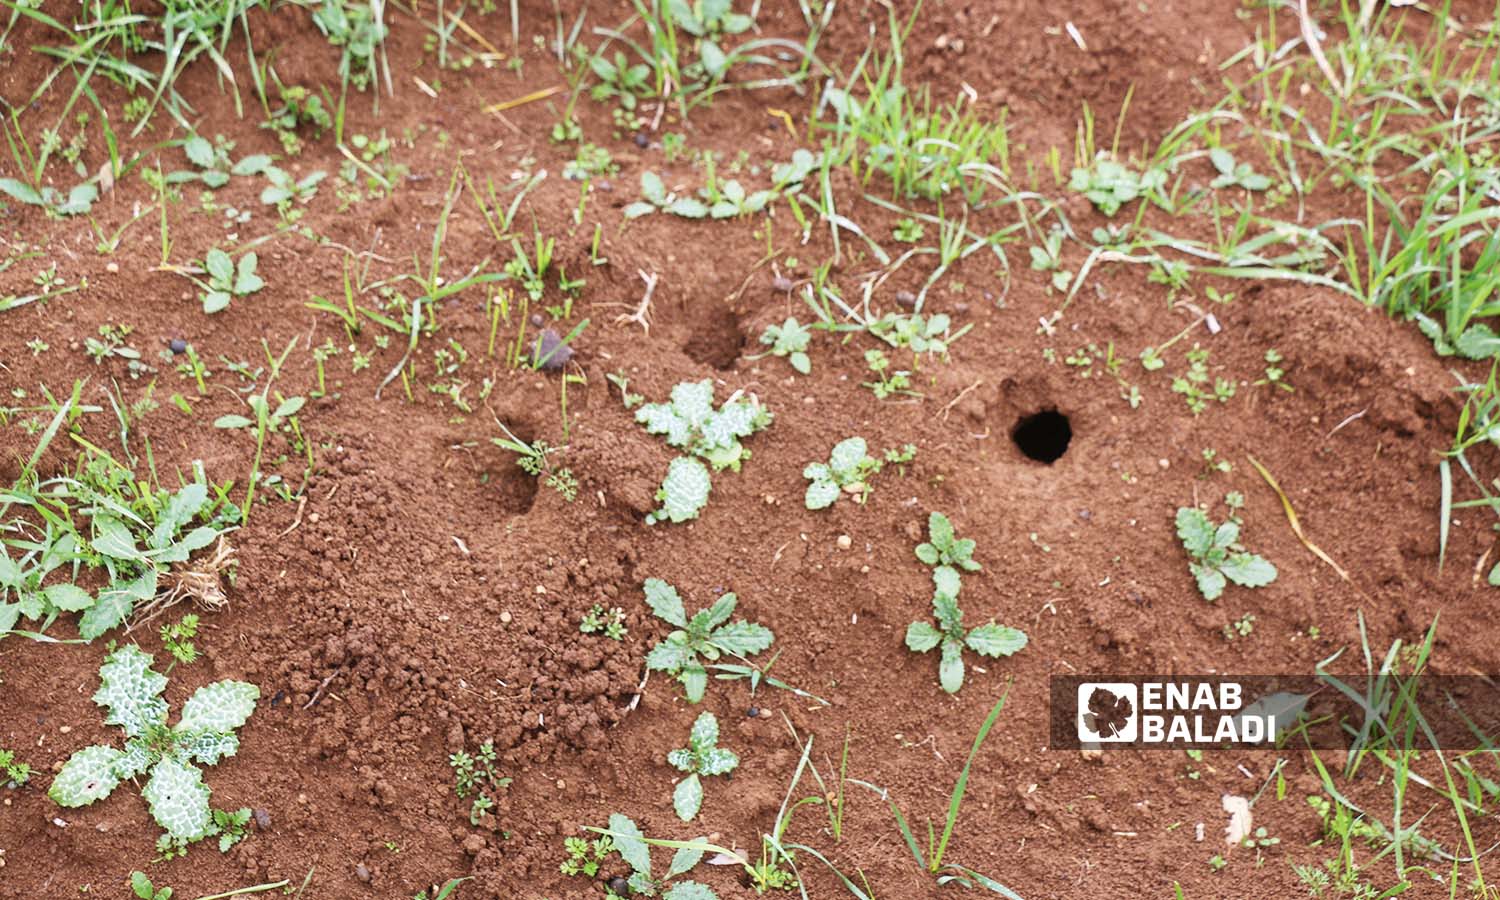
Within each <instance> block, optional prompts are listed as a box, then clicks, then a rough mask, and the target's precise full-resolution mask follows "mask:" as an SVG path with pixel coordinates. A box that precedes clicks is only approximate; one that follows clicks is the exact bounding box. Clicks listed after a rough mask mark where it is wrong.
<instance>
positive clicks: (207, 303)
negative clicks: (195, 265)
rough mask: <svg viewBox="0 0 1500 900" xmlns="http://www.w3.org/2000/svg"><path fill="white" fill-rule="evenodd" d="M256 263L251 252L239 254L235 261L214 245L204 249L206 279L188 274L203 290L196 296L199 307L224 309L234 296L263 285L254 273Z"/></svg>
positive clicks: (248, 292)
mask: <svg viewBox="0 0 1500 900" xmlns="http://www.w3.org/2000/svg"><path fill="white" fill-rule="evenodd" d="M256 263H257V260H256V256H255V254H254V253H246V254H245V255H244V256H241V257H240V261H239V263H238V264H236V263H235V262H234V261H233V260H231V259H230V258H229V254H228V253H225V252H224V251H223V250H220V249H219V248H218V247H215V248H213V249H212V250H210V251H208V255H207V256H205V257H204V259H203V268H204V270H205V271H207V272H208V281H206V282H205V281H203V280H202V279H200V278H196V277H192V276H189V277H190V278H192V280H193V282H194V283H195V284H197V285H198V287H199V288H201V289H202V291H203V293H201V294H199V296H198V299H200V300H201V301H203V311H204V312H205V313H209V314H213V313H216V312H220V311H222V310H224V309H227V308H228V306H229V302H230V301H231V300H232V299H234V298H235V297H246V296H249V295H250V294H253V293H255V292H256V291H258V290H260V289H261V288H263V287H265V286H266V283H265V281H263V280H262V279H261V277H260V276H259V275H257V274H256V273H255V267H256Z"/></svg>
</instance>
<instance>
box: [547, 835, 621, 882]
mask: <svg viewBox="0 0 1500 900" xmlns="http://www.w3.org/2000/svg"><path fill="white" fill-rule="evenodd" d="M563 849H564V850H566V851H567V853H568V857H567V859H564V860H563V861H562V864H561V865H559V866H558V867H557V868H558V871H560V872H562V873H563V874H564V875H582V876H584V877H585V878H593V877H594V876H595V875H598V874H599V866H600V865H602V864H603V863H604V861H605V860H606V859H608V858H609V855H610V854H611V853H613V852H615V843H614V841H613V840H611V839H610V837H609V836H608V835H605V836H603V837H598V838H595V839H594V840H592V841H586V840H584V839H583V838H581V837H570V838H564V839H563Z"/></svg>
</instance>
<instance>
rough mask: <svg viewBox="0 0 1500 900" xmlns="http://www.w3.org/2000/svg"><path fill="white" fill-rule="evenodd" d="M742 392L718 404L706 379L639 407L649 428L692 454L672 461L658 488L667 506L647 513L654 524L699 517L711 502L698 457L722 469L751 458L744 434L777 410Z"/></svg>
mask: <svg viewBox="0 0 1500 900" xmlns="http://www.w3.org/2000/svg"><path fill="white" fill-rule="evenodd" d="M737 397H738V395H737V394H736V395H735V396H734V397H731V398H729V399H728V400H726V401H724V404H723V405H722V406H720V407H719V408H718V409H714V385H713V382H712V381H711V380H709V379H704V380H703V381H698V382H683V383H682V384H679V385H677V386H676V387H674V388H672V399H671V401H670V402H668V403H647V404H644V405H642V406H641V407H640V408H639V409H637V410H636V411H635V420H636V421H637V422H640V423H641V424H642V425H644V426H646V430H647V431H648V432H650V433H651V434H660V435H665V436H666V439H667V444H669V445H670V446H672V447H676V448H677V449H679V450H682V451H685V452H687V453H689V454H692V455H691V456H680V457H678V458H677V459H674V460H672V462H671V464H670V465H669V466H668V467H667V477H666V480H665V481H663V482H662V486H661V489H660V490H658V491H657V493H656V499H658V500H660V501H662V508H661V509H659V510H657V511H656V512H653V513H651V514H650V515H648V516H647V517H646V522H647V523H648V524H655V523H656V522H660V521H662V520H668V521H671V522H685V521H687V520H689V519H696V518H697V517H698V513H699V511H700V510H702V509H703V507H704V506H705V505H706V504H707V503H708V492H709V490H710V488H711V487H712V483H711V481H710V479H709V475H708V469H707V468H705V467H704V465H703V463H701V462H699V461H698V459H695V458H694V457H700V458H702V459H704V460H707V461H708V463H709V464H710V465H711V466H713V468H714V471H716V472H717V471H720V470H722V469H724V468H730V469H733V470H734V471H736V472H738V471H739V470H740V464H741V463H742V462H743V461H744V460H746V459H749V458H750V451H749V450H747V449H746V448H745V447H744V445H743V444H741V443H740V439H741V438H745V437H749V436H750V435H752V434H754V433H755V432H757V431H760V430H761V429H763V428H765V427H766V426H767V425H770V424H771V414H770V412H769V411H767V410H766V409H764V408H763V407H761V405H760V403H759V402H758V401H757V400H756V399H755V398H754V397H753V396H752V397H751V398H750V399H749V400H740V399H737Z"/></svg>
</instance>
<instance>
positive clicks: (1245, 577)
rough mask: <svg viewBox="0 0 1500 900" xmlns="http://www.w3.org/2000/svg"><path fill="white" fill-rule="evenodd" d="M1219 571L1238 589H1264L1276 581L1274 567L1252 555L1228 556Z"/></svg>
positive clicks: (1233, 554) (1234, 554) (1236, 554)
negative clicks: (1238, 587)
mask: <svg viewBox="0 0 1500 900" xmlns="http://www.w3.org/2000/svg"><path fill="white" fill-rule="evenodd" d="M1219 571H1221V572H1223V573H1224V575H1225V576H1226V577H1228V578H1229V580H1230V581H1233V582H1234V583H1235V584H1237V585H1239V586H1240V587H1247V588H1258V587H1265V586H1266V585H1268V584H1270V583H1271V582H1273V581H1275V580H1276V567H1275V566H1274V565H1272V564H1271V563H1270V561H1269V560H1267V559H1264V558H1262V557H1260V556H1256V555H1255V554H1253V553H1232V554H1230V556H1229V558H1228V559H1226V560H1224V564H1223V565H1221V566H1220V567H1219Z"/></svg>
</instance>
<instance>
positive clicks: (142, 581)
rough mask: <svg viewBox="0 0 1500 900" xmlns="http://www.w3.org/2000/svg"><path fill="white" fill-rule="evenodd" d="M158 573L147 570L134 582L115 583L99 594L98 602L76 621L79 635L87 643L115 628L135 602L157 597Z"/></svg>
mask: <svg viewBox="0 0 1500 900" xmlns="http://www.w3.org/2000/svg"><path fill="white" fill-rule="evenodd" d="M156 578H157V570H156V569H154V568H148V569H146V571H144V572H142V573H141V576H140V577H139V578H137V579H135V580H134V581H128V582H123V583H121V582H116V583H115V584H112V585H110V586H109V587H107V588H105V589H104V590H102V591H100V592H99V599H98V600H97V601H95V603H94V605H93V606H91V607H89V608H88V609H87V610H86V611H85V612H84V614H83V615H82V616H80V617H79V618H78V634H79V635H80V636H81V637H82V638H83V639H84V640H86V641H92V640H93V639H95V638H97V637H100V636H102V635H103V634H104V633H105V632H107V631H109V630H110V629H112V628H115V627H117V626H118V625H119V624H120V623H121V622H124V621H125V617H126V616H128V615H130V611H131V610H133V609H135V604H136V602H137V601H140V600H146V599H148V598H150V597H153V596H155V595H156Z"/></svg>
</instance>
